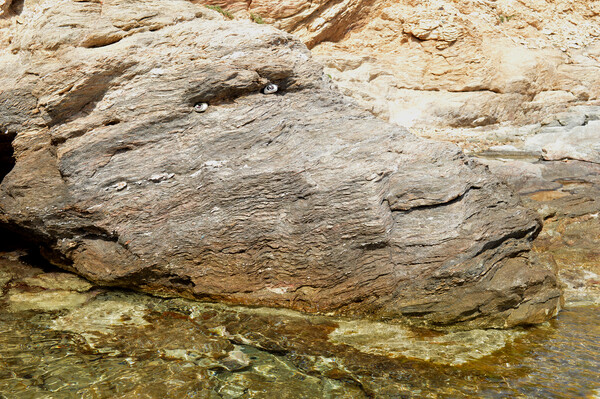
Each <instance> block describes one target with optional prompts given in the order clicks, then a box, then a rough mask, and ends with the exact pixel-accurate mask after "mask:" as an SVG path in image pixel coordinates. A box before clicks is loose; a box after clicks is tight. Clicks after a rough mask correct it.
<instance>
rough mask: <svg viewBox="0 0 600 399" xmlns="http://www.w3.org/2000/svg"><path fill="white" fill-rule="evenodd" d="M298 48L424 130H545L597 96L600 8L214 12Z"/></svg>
mask: <svg viewBox="0 0 600 399" xmlns="http://www.w3.org/2000/svg"><path fill="white" fill-rule="evenodd" d="M209 3H210V4H215V5H219V6H221V7H223V8H225V9H230V10H232V11H233V12H234V14H235V16H236V18H246V17H247V16H248V13H252V14H254V15H260V16H262V17H264V18H265V20H266V21H268V22H269V23H272V24H274V25H275V26H277V27H279V28H281V29H283V30H286V31H288V32H291V33H294V34H296V35H298V37H300V38H301V40H302V41H303V42H304V43H306V44H307V45H308V46H309V47H310V48H312V49H313V51H314V54H315V55H316V57H317V58H318V60H319V61H321V62H322V63H323V64H325V66H326V70H325V72H326V73H328V74H330V75H331V76H332V77H333V78H334V80H335V81H336V82H337V83H338V84H339V86H340V88H341V89H342V91H343V93H344V94H346V95H349V96H352V97H354V98H355V99H357V100H358V101H359V102H360V103H361V104H362V105H363V106H365V107H366V108H368V109H369V110H370V111H371V112H373V113H374V114H375V115H377V116H379V117H381V118H383V119H386V120H389V121H391V122H395V123H398V124H400V125H403V126H409V127H414V128H415V129H417V130H419V129H421V128H423V125H427V126H438V127H441V126H455V127H475V126H486V125H490V124H495V123H498V122H515V121H517V122H518V123H532V122H539V121H541V120H542V119H543V118H544V117H546V116H548V115H550V114H552V113H553V112H557V111H562V110H563V109H564V107H565V106H567V105H570V104H576V103H582V102H588V101H597V100H598V99H599V96H600V91H599V87H600V80H599V79H600V78H599V74H598V73H597V70H598V67H599V66H600V40H599V38H600V28H599V26H600V1H597V0H596V1H590V0H576V1H572V0H558V1H550V0H536V1H527V2H519V1H513V0H498V1H489V2H484V1H471V0H460V1H449V0H426V1H415V0H344V1H327V0H319V1H311V2H306V1H296V0H278V1H268V2H267V1H262V0H261V1H256V0H254V1H251V2H250V1H239V0H210V1H209Z"/></svg>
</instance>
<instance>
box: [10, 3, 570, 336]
mask: <svg viewBox="0 0 600 399" xmlns="http://www.w3.org/2000/svg"><path fill="white" fill-rule="evenodd" d="M0 29H1V30H0V36H1V37H3V38H4V39H3V40H2V41H0V46H1V49H0V87H2V88H3V90H2V92H0V129H1V130H2V132H3V133H4V135H5V138H6V140H5V141H7V142H8V141H10V142H11V144H12V149H13V150H14V154H10V153H7V151H9V152H10V147H9V146H4V147H1V148H3V151H4V154H3V157H2V159H4V160H5V161H6V160H7V159H10V157H11V155H14V158H15V163H14V167H12V165H7V164H6V162H5V165H4V166H5V169H6V170H7V171H8V170H10V171H9V172H8V173H7V174H6V176H5V177H4V179H3V180H2V183H1V184H0V223H1V226H2V229H3V230H4V231H6V232H14V233H16V234H20V235H22V236H25V237H28V238H29V239H30V240H32V241H34V242H35V243H37V244H39V245H40V246H41V247H42V252H43V254H44V255H45V256H46V257H47V258H48V259H50V260H51V261H52V262H53V263H55V264H57V265H60V266H61V267H63V268H65V269H68V270H72V271H75V272H77V273H78V274H80V275H82V276H85V277H86V278H88V279H89V280H91V281H93V282H95V283H97V284H102V285H114V286H124V287H132V288H135V289H140V290H144V291H150V292H154V293H158V294H165V295H172V294H176V295H182V296H186V297H193V298H198V299H203V300H211V301H223V302H227V303H237V304H251V305H266V306H278V307H289V308H293V309H298V310H303V311H308V312H333V313H339V314H359V315H372V316H376V317H403V316H408V317H411V318H413V319H414V320H417V321H418V322H422V323H426V324H429V325H447V324H456V323H458V324H461V325H462V326H465V327H474V326H492V327H507V326H514V325H518V324H526V323H537V322H541V321H544V320H546V319H548V318H549V317H551V316H552V315H554V314H555V313H556V311H557V310H558V307H559V290H558V289H557V285H556V279H555V276H554V274H553V272H552V271H551V270H549V269H548V268H547V266H546V264H545V263H544V262H541V261H539V259H538V258H537V256H536V255H535V254H534V253H532V252H531V251H530V248H531V239H532V238H534V237H535V236H536V234H537V233H538V232H539V230H540V222H539V220H538V219H537V218H536V216H535V214H534V212H533V211H531V210H528V209H527V208H525V207H523V206H522V205H521V204H520V200H519V199H518V197H516V196H515V195H513V194H512V192H511V191H510V190H509V189H508V188H507V187H506V186H504V185H503V184H501V183H500V182H499V181H498V180H497V179H496V178H494V177H493V175H491V174H490V173H488V171H487V169H486V167H485V166H483V165H480V164H478V163H476V162H473V161H470V160H469V159H467V158H466V157H465V156H464V155H463V153H462V152H461V151H460V149H458V148H457V147H456V146H453V145H451V144H448V143H437V142H433V141H427V140H424V139H420V138H417V137H415V136H413V135H411V134H409V133H408V132H407V131H406V130H405V129H403V128H400V127H398V126H395V125H391V124H388V123H385V122H383V121H381V120H379V119H376V118H375V117H373V116H372V115H371V114H370V113H368V112H366V111H364V110H362V109H361V108H360V107H359V106H357V105H356V104H355V103H353V102H352V101H350V100H348V99H346V98H344V97H343V96H342V95H341V94H340V93H339V91H337V89H336V88H335V86H334V85H333V84H332V82H331V80H330V79H329V78H328V77H327V76H326V75H325V74H324V73H323V71H322V67H321V66H320V65H319V64H318V63H316V62H315V61H314V60H313V59H312V57H311V53H310V52H309V51H308V49H307V48H306V47H305V46H304V45H303V44H302V43H301V42H299V41H298V40H297V39H295V38H294V37H293V36H291V35H289V34H286V33H283V32H281V31H278V30H276V29H275V28H273V27H270V26H266V25H259V24H254V23H251V22H239V21H227V20H226V18H224V17H222V16H221V15H219V13H217V12H215V11H212V10H209V9H207V8H205V7H202V6H199V5H195V4H192V3H189V2H185V1H179V0H172V1H165V0H150V1H120V0H106V1H103V2H95V1H89V2H86V1H71V0H64V1H56V2H47V3H46V2H42V3H39V4H38V3H36V2H31V3H30V2H28V1H26V2H25V3H24V5H23V9H22V10H20V11H19V12H15V13H14V14H11V15H9V16H8V17H7V18H5V20H4V21H3V22H2V25H0ZM268 83H275V84H277V85H278V87H279V91H278V92H277V93H275V94H269V95H267V94H263V93H261V90H262V89H263V88H264V87H265V86H266V85H267V84H268ZM198 103H207V104H208V109H207V110H206V111H205V112H195V110H194V108H195V105H196V104H198ZM11 140H12V141H11Z"/></svg>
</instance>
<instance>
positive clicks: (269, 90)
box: [263, 83, 279, 94]
mask: <svg viewBox="0 0 600 399" xmlns="http://www.w3.org/2000/svg"><path fill="white" fill-rule="evenodd" d="M277 90H279V87H277V85H276V84H273V83H269V84H268V85H266V86H265V88H264V89H263V93H264V94H273V93H277Z"/></svg>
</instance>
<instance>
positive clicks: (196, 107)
mask: <svg viewBox="0 0 600 399" xmlns="http://www.w3.org/2000/svg"><path fill="white" fill-rule="evenodd" d="M207 109H208V104H207V103H198V104H196V105H194V111H196V112H204V111H206V110H207Z"/></svg>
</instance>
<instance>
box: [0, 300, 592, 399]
mask: <svg viewBox="0 0 600 399" xmlns="http://www.w3.org/2000/svg"><path fill="white" fill-rule="evenodd" d="M94 295H95V296H94ZM7 297H8V296H5V298H4V303H3V304H2V305H1V306H2V308H1V309H0V397H1V398H10V399H12V398H82V397H83V398H133V397H136V398H137V397H139V398H278V399H281V398H367V397H377V398H380V397H381V398H404V397H406V398H409V397H419V398H420V397H423V398H437V397H440V398H461V397H463V398H471V397H489V398H506V397H511V398H519V397H522V398H539V397H544V398H574V397H582V398H586V397H587V398H592V397H594V395H597V393H598V389H600V372H599V370H600V339H599V338H600V312H599V311H600V307H597V306H596V307H580V308H573V309H567V310H564V311H563V312H562V313H561V314H560V315H559V317H558V318H557V319H556V320H553V321H552V322H550V323H547V324H546V325H543V326H541V327H535V328H530V329H528V330H513V331H511V332H507V333H504V332H498V331H489V332H482V331H479V332H474V333H473V334H472V335H471V336H469V335H468V334H465V333H448V334H444V333H442V334H440V333H433V334H426V333H424V332H422V331H412V332H411V330H409V329H407V328H405V327H401V326H393V327H390V325H384V324H383V323H366V322H365V323H364V324H363V322H360V321H352V320H343V321H342V320H339V319H333V318H328V317H320V316H306V315H301V314H299V313H295V312H291V311H284V310H269V309H250V308H242V307H227V306H223V305H209V304H200V303H196V302H191V301H187V300H183V299H158V298H153V297H150V296H146V295H142V294H136V293H130V292H120V291H108V292H96V293H94V294H93V295H92V294H91V293H89V294H88V297H89V298H90V299H88V300H87V302H86V303H84V304H80V303H79V302H78V303H77V306H75V307H70V308H69V309H63V310H54V309H52V308H50V309H47V308H46V309H44V310H43V311H40V310H29V308H28V307H26V306H22V305H20V306H18V307H17V308H10V306H9V305H10V303H9V302H10V300H9V299H6V298H7ZM19 300H21V299H19ZM19 303H21V302H19ZM392 330H393V331H392ZM361 331H363V332H364V331H372V332H373V334H372V345H371V346H369V340H368V334H363V333H361ZM382 337H388V341H389V342H387V343H382V340H383V338H382ZM390 337H391V338H390ZM469 342H471V343H472V345H465V343H469ZM499 343H501V345H500V344H499ZM370 348H374V349H373V350H370ZM498 348H501V349H499V350H498ZM386 351H387V352H386ZM469 351H470V352H471V353H469ZM477 352H478V353H477ZM457 353H458V355H459V357H458V358H457ZM486 353H491V354H486ZM403 354H404V355H409V356H411V357H405V356H403ZM418 358H421V359H431V360H430V361H425V360H419V359H418ZM457 359H459V360H458V361H457ZM461 359H462V360H461ZM442 363H446V364H442ZM450 363H454V364H455V365H449V364H450ZM459 363H462V364H459Z"/></svg>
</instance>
